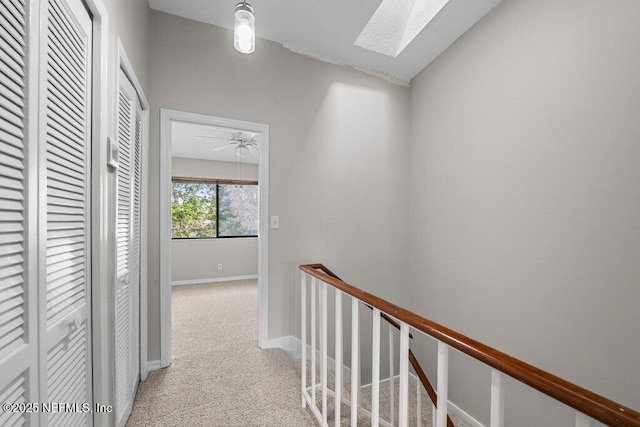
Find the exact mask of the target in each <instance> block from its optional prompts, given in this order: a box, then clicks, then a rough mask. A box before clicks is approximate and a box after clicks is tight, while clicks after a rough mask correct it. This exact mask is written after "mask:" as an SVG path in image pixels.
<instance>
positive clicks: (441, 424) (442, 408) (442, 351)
mask: <svg viewBox="0 0 640 427" xmlns="http://www.w3.org/2000/svg"><path fill="white" fill-rule="evenodd" d="M448 388H449V347H448V346H447V345H446V344H445V343H443V342H438V410H437V412H436V427H446V426H447V404H448V403H449V397H448Z"/></svg>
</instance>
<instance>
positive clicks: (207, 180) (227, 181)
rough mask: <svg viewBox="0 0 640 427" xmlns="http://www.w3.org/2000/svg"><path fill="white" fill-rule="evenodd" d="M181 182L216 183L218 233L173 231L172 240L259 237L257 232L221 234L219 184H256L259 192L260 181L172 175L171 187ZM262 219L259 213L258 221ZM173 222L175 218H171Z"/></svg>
mask: <svg viewBox="0 0 640 427" xmlns="http://www.w3.org/2000/svg"><path fill="white" fill-rule="evenodd" d="M176 182H177V183H181V184H214V185H215V186H216V235H215V237H173V233H171V240H217V239H246V238H257V237H259V236H258V235H257V234H247V235H242V236H220V227H219V221H220V205H219V203H218V202H219V199H220V196H219V193H220V192H219V188H220V187H219V186H220V185H255V186H256V187H258V194H259V193H260V190H259V186H258V181H250V180H239V179H212V178H191V177H182V176H174V177H171V187H172V188H173V184H174V183H176ZM259 220H260V215H258V221H259ZM171 221H172V223H173V218H171Z"/></svg>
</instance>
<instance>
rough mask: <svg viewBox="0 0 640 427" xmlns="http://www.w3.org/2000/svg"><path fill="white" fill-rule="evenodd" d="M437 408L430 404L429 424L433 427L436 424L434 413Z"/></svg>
mask: <svg viewBox="0 0 640 427" xmlns="http://www.w3.org/2000/svg"><path fill="white" fill-rule="evenodd" d="M437 412H438V410H437V409H436V405H434V404H433V403H432V404H431V425H432V426H434V427H435V425H436V413H437Z"/></svg>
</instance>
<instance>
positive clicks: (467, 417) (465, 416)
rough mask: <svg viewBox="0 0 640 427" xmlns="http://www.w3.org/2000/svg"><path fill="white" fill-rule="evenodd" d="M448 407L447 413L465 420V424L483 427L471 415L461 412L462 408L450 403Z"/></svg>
mask: <svg viewBox="0 0 640 427" xmlns="http://www.w3.org/2000/svg"><path fill="white" fill-rule="evenodd" d="M448 407H449V411H448V412H453V413H455V414H456V415H458V416H459V417H460V418H462V419H463V420H465V421H466V422H467V424H470V425H471V426H473V427H484V425H483V424H482V423H481V422H480V421H478V420H476V419H475V418H473V417H472V416H471V415H469V414H468V413H466V412H465V411H463V410H462V408H460V407H459V406H458V405H456V404H455V403H453V402H452V401H449V406H448Z"/></svg>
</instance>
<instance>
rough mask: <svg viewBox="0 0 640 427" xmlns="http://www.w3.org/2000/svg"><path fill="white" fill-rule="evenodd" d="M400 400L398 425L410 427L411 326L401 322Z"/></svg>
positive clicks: (399, 355)
mask: <svg viewBox="0 0 640 427" xmlns="http://www.w3.org/2000/svg"><path fill="white" fill-rule="evenodd" d="M398 357H399V358H400V399H399V402H398V403H399V408H398V425H399V426H400V427H407V426H408V425H409V325H407V324H406V323H404V322H400V353H399V354H398Z"/></svg>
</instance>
